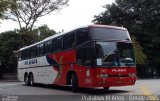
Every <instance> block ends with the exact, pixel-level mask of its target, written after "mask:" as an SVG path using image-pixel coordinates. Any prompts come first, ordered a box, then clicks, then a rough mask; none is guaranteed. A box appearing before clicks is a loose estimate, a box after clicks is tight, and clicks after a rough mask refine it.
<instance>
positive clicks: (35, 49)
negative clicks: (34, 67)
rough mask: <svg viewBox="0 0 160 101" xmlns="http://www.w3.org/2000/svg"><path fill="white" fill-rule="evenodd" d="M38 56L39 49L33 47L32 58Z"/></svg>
mask: <svg viewBox="0 0 160 101" xmlns="http://www.w3.org/2000/svg"><path fill="white" fill-rule="evenodd" d="M36 56H37V47H32V48H31V58H33V57H36Z"/></svg>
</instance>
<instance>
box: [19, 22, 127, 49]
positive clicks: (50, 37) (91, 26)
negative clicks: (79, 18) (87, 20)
mask: <svg viewBox="0 0 160 101" xmlns="http://www.w3.org/2000/svg"><path fill="white" fill-rule="evenodd" d="M97 27H98V28H111V29H119V30H127V29H126V28H123V27H117V26H112V25H98V24H93V25H87V26H81V27H78V28H75V29H72V30H70V31H66V32H62V33H58V34H54V35H52V36H49V37H47V38H45V39H44V40H42V41H39V42H37V43H34V44H32V45H29V46H25V47H22V48H20V49H19V51H21V50H24V49H27V48H30V47H33V46H35V45H38V44H41V43H43V42H45V41H47V40H51V39H53V38H56V37H58V36H61V35H64V34H66V33H68V32H71V31H74V30H77V29H80V28H97Z"/></svg>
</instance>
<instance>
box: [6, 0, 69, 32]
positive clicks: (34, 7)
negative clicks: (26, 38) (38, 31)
mask: <svg viewBox="0 0 160 101" xmlns="http://www.w3.org/2000/svg"><path fill="white" fill-rule="evenodd" d="M11 1H12V6H11V7H10V8H9V10H8V12H6V14H5V16H6V17H5V18H6V19H11V20H13V21H17V22H18V23H19V27H20V29H23V26H22V24H24V26H25V27H24V28H25V29H27V30H29V31H30V30H32V29H33V26H34V24H35V22H36V21H37V20H38V18H40V17H42V16H45V15H48V14H50V13H52V12H53V11H57V10H59V9H61V8H62V7H64V6H66V5H67V3H68V1H69V0H11Z"/></svg>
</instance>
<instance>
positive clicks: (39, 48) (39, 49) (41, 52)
mask: <svg viewBox="0 0 160 101" xmlns="http://www.w3.org/2000/svg"><path fill="white" fill-rule="evenodd" d="M41 55H43V44H40V45H38V46H37V56H41Z"/></svg>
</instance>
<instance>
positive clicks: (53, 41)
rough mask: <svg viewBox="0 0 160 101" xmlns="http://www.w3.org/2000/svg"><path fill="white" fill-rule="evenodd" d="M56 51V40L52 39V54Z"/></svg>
mask: <svg viewBox="0 0 160 101" xmlns="http://www.w3.org/2000/svg"><path fill="white" fill-rule="evenodd" d="M57 50H58V49H57V39H53V40H52V51H53V52H56V51H57Z"/></svg>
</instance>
